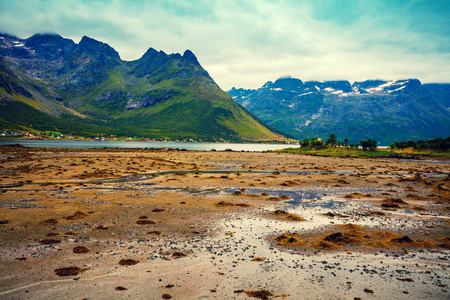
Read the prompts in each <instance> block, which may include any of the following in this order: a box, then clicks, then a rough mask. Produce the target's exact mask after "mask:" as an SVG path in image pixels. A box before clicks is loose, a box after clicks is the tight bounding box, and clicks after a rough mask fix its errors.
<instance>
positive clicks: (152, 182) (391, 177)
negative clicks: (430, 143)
mask: <svg viewBox="0 0 450 300" xmlns="http://www.w3.org/2000/svg"><path fill="white" fill-rule="evenodd" d="M0 162H1V163H0V192H1V193H0V242H1V243H0V274H1V276H0V298H1V299H171V298H173V299H272V298H278V299H386V298H389V299H446V298H449V294H448V285H449V284H450V280H449V267H450V266H449V261H448V259H449V249H450V233H449V226H450V223H449V211H450V201H449V199H450V178H449V175H448V174H449V172H450V164H449V163H448V162H447V161H436V160H396V159H350V158H324V157H314V156H299V155H292V154H278V153H249V152H190V151H167V150H161V151H157V150H145V149H133V150H127V149H89V150H70V149H65V150H64V149H63V150H61V149H59V150H58V149H37V148H24V147H19V146H8V147H0Z"/></svg>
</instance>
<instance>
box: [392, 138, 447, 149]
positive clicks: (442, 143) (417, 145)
mask: <svg viewBox="0 0 450 300" xmlns="http://www.w3.org/2000/svg"><path fill="white" fill-rule="evenodd" d="M389 148H391V149H393V150H394V149H400V150H403V149H406V148H414V149H415V150H435V151H442V152H448V151H449V150H450V137H447V138H444V139H443V138H436V139H428V140H425V141H422V140H419V141H417V142H414V141H413V140H409V141H407V142H395V143H392V144H391V145H390V146H389Z"/></svg>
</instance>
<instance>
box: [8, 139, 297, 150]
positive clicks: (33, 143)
mask: <svg viewBox="0 0 450 300" xmlns="http://www.w3.org/2000/svg"><path fill="white" fill-rule="evenodd" d="M13 144H20V145H22V146H26V147H36V148H46V147H48V148H65V149H92V148H137V149H144V148H154V149H163V148H169V149H186V150H193V151H211V150H212V149H216V150H217V151H223V150H225V149H231V150H233V151H256V152H262V151H268V150H277V149H284V148H289V147H295V145H288V144H234V143H230V144H228V143H177V142H101V141H67V140H64V141H58V140H0V146H1V145H13Z"/></svg>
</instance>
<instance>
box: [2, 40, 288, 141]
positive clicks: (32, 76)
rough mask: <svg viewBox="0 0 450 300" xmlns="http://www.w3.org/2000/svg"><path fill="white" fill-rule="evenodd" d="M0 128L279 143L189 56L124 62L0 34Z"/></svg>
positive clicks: (72, 46) (83, 46)
mask: <svg viewBox="0 0 450 300" xmlns="http://www.w3.org/2000/svg"><path fill="white" fill-rule="evenodd" d="M0 128H2V129H6V128H8V129H22V130H30V131H31V130H59V131H61V132H66V133H71V134H84V135H98V134H99V133H104V134H111V135H120V136H143V137H149V138H155V139H165V138H169V139H183V138H194V139H202V140H218V139H225V140H229V141H274V140H282V139H284V136H283V134H282V133H281V132H279V131H277V130H275V129H272V128H270V127H268V126H266V125H265V124H264V123H262V122H261V121H259V120H258V119H257V118H256V117H255V116H253V115H252V114H251V113H249V112H248V111H247V110H246V109H245V108H243V107H242V106H241V105H239V104H238V103H236V102H235V101H234V100H233V99H232V98H231V97H230V96H229V95H228V94H227V93H226V92H224V91H222V90H221V89H220V88H219V86H218V85H217V84H216V83H215V82H214V80H213V79H212V78H211V77H210V76H209V74H208V72H207V71H206V70H205V69H203V67H202V66H201V65H200V63H199V62H198V60H197V58H196V56H195V55H194V54H193V53H192V52H191V51H189V50H186V51H185V52H184V53H183V55H181V54H166V53H164V52H163V51H157V50H155V49H152V48H149V49H148V51H147V52H146V53H145V54H144V55H143V56H142V57H141V58H139V59H137V60H134V61H124V60H122V59H121V58H120V56H119V54H118V53H117V51H116V50H114V49H113V48H112V47H110V46H109V45H108V44H105V43H102V42H100V41H97V40H95V39H92V38H89V37H87V36H84V37H83V38H82V39H81V41H80V42H79V43H78V44H77V43H75V42H74V41H72V40H70V39H67V38H63V37H61V36H60V35H57V34H36V35H33V36H31V37H30V38H27V39H19V38H17V37H15V36H12V35H8V34H0Z"/></svg>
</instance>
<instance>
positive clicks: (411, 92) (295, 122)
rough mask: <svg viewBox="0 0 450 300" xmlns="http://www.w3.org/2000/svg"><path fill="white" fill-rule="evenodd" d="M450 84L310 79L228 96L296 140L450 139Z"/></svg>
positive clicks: (285, 80) (279, 82) (236, 91)
mask: <svg viewBox="0 0 450 300" xmlns="http://www.w3.org/2000/svg"><path fill="white" fill-rule="evenodd" d="M449 91H450V85H448V84H426V85H422V84H421V82H420V81H419V80H417V79H406V80H393V81H384V80H367V81H362V82H355V83H353V84H351V83H350V82H348V81H308V82H303V81H301V80H300V79H296V78H282V79H278V80H276V81H275V82H272V81H269V82H267V83H266V84H264V85H263V86H262V87H261V88H259V89H256V90H246V89H236V88H232V89H231V90H230V91H228V93H229V94H230V95H231V96H232V97H233V98H234V99H235V100H236V101H237V102H238V103H240V104H241V105H243V106H244V107H245V108H247V109H248V110H249V111H250V112H252V113H253V114H255V115H256V116H257V117H258V118H260V119H262V120H263V121H264V122H266V123H267V124H269V125H270V126H272V127H274V128H276V129H278V130H281V131H283V132H286V133H288V134H290V135H293V136H295V137H297V138H301V139H302V138H305V137H309V138H311V137H314V136H318V137H322V138H326V137H327V136H328V135H329V134H331V133H335V134H336V135H338V137H340V138H342V139H344V138H348V139H350V140H351V141H353V142H358V141H359V140H361V139H368V138H372V139H377V140H378V141H380V142H381V143H383V144H387V143H391V142H393V141H398V140H407V139H426V138H433V137H442V136H445V137H446V136H449V135H450V109H449V108H450V93H449Z"/></svg>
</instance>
